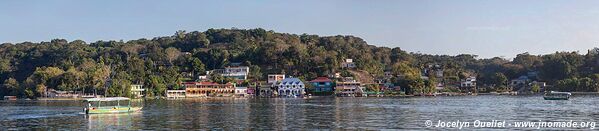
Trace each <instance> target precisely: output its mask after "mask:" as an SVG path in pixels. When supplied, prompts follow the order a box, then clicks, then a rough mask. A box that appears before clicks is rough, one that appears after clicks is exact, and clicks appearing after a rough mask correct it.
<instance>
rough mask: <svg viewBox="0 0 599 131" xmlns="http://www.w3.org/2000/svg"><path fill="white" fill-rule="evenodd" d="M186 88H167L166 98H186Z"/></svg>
mask: <svg viewBox="0 0 599 131" xmlns="http://www.w3.org/2000/svg"><path fill="white" fill-rule="evenodd" d="M184 97H185V90H166V98H175V99H176V98H184Z"/></svg>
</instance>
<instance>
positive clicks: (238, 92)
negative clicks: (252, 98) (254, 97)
mask: <svg viewBox="0 0 599 131" xmlns="http://www.w3.org/2000/svg"><path fill="white" fill-rule="evenodd" d="M247 90H248V88H247V87H235V96H248V93H247V92H248V91H247Z"/></svg>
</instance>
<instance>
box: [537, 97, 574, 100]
mask: <svg viewBox="0 0 599 131" xmlns="http://www.w3.org/2000/svg"><path fill="white" fill-rule="evenodd" d="M543 99H545V100H568V99H569V98H553V97H543Z"/></svg>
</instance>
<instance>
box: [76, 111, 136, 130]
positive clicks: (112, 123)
mask: <svg viewBox="0 0 599 131" xmlns="http://www.w3.org/2000/svg"><path fill="white" fill-rule="evenodd" d="M141 114H142V112H133V113H121V114H88V115H85V118H86V119H87V129H88V130H97V129H133V128H134V126H133V123H135V122H136V121H140V120H141Z"/></svg>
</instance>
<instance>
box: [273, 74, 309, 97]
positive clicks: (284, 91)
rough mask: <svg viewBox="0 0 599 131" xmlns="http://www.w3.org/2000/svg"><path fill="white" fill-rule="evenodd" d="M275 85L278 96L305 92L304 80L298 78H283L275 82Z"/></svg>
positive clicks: (290, 95)
mask: <svg viewBox="0 0 599 131" xmlns="http://www.w3.org/2000/svg"><path fill="white" fill-rule="evenodd" d="M276 87H277V93H278V95H279V96H286V97H298V96H303V95H304V94H305V91H304V89H305V86H304V82H302V81H301V80H300V79H298V78H285V79H283V80H282V81H281V82H277V83H276Z"/></svg>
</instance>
